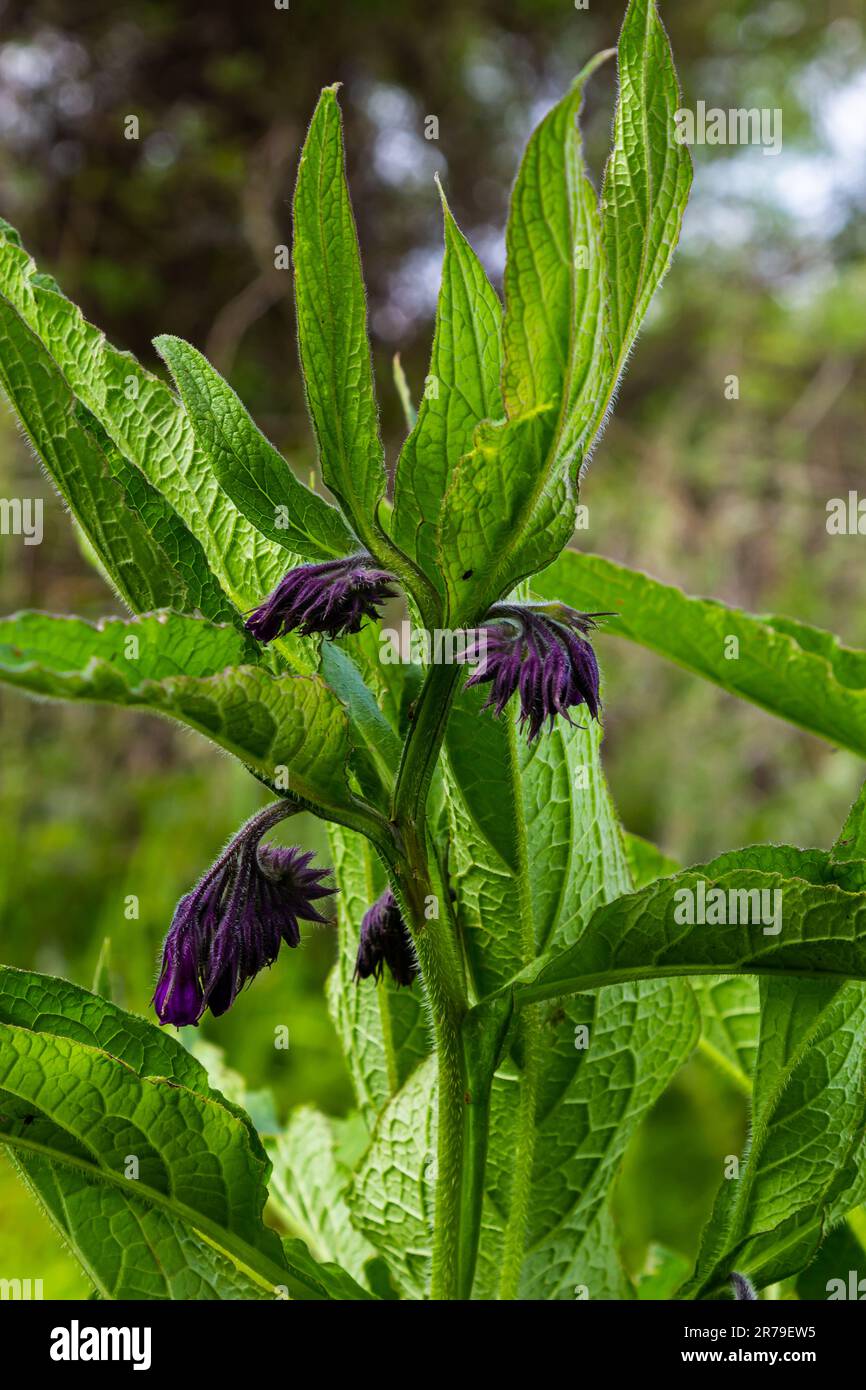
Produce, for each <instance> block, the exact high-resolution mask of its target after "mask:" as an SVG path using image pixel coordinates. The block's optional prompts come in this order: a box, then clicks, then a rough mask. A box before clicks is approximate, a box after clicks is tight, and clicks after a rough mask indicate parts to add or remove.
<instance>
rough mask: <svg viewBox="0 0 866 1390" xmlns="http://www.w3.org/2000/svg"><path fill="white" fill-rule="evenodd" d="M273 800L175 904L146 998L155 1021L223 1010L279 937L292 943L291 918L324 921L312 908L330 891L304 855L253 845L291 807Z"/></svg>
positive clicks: (294, 927)
mask: <svg viewBox="0 0 866 1390" xmlns="http://www.w3.org/2000/svg"><path fill="white" fill-rule="evenodd" d="M293 810H294V808H293V807H292V806H291V805H289V804H287V803H286V802H277V803H276V804H275V805H273V806H268V807H266V809H265V810H264V811H260V812H259V814H258V815H256V816H253V818H252V820H250V821H248V822H247V824H246V825H245V826H244V827H243V829H242V830H241V831H240V832H239V833H238V834H237V835H236V836H235V837H234V839H233V840H232V841H231V843H230V844H229V845H228V847H227V848H226V849H225V850H224V852H223V853H222V854H221V855H220V857H219V859H217V861H216V863H215V864H214V865H213V866H212V867H211V868H210V869H208V871H207V873H206V874H205V876H204V878H203V879H202V880H201V882H200V883H199V884H198V885H197V886H196V887H195V888H194V889H193V890H192V892H191V893H187V894H186V896H185V897H183V898H181V900H180V902H179V903H178V905H177V907H176V908H175V913H174V917H173V919H172V923H171V927H170V928H169V932H168V936H167V937H166V939H165V945H164V947H163V955H162V968H161V970H160V975H159V981H158V982H157V986H156V991H155V993H154V996H153V1003H154V1008H155V1009H156V1013H157V1016H158V1017H159V1021H160V1023H174V1024H175V1025H176V1026H177V1027H179V1028H180V1027H182V1026H183V1025H184V1024H187V1023H198V1021H199V1019H200V1018H201V1016H202V1014H203V1013H204V1011H205V1009H208V1008H209V1009H210V1011H211V1013H212V1014H217V1015H219V1014H224V1013H225V1012H226V1010H227V1009H229V1008H231V1006H232V1004H233V1003H234V1001H235V999H236V998H237V996H238V994H239V992H240V991H241V989H242V988H243V986H244V985H245V984H246V983H247V981H248V980H252V978H253V976H254V975H257V974H258V972H259V971H260V970H262V969H263V968H264V967H265V966H266V965H273V963H274V961H275V960H276V958H277V955H278V954H279V950H280V946H281V945H282V943H283V942H285V943H286V945H287V946H297V945H298V944H299V943H300V940H301V933H300V928H299V926H298V920H299V918H300V919H303V920H304V921H306V922H324V921H326V920H327V919H326V918H325V917H322V916H321V914H320V913H319V912H318V911H317V910H316V908H315V907H314V906H313V903H314V902H315V901H317V900H318V899H319V898H325V897H328V896H329V895H330V894H331V893H333V892H334V891H335V890H334V889H333V888H332V887H330V886H328V885H327V884H325V883H323V880H324V879H325V878H326V877H327V870H324V869H311V868H310V867H309V866H310V861H311V859H312V858H313V855H312V853H311V852H310V853H306V854H305V853H302V852H301V850H299V849H283V848H281V847H278V846H275V845H263V844H261V839H262V836H263V835H265V834H266V833H267V831H269V830H271V829H272V828H273V827H274V826H275V825H276V824H277V823H278V821H281V820H284V819H285V818H286V816H289V815H291V814H292V813H293Z"/></svg>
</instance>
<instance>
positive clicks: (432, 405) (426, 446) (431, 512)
mask: <svg viewBox="0 0 866 1390" xmlns="http://www.w3.org/2000/svg"><path fill="white" fill-rule="evenodd" d="M442 209H443V215H444V219H445V259H444V261H443V264H442V285H441V288H440V291H439V303H438V307H437V310H436V330H435V334H434V337H433V352H432V356H431V358H430V371H429V373H428V376H427V380H426V383H425V391H424V396H423V399H422V401H421V406H420V409H419V411H418V418H417V421H416V423H415V426H414V428H413V429H412V432H411V433H410V435H409V438H408V439H407V440H406V443H405V445H404V446H403V451H402V453H401V455H400V461H399V463H398V465H397V474H396V479H395V485H394V520H393V526H392V531H391V534H392V536H393V538H394V540H395V541H396V543H397V544H398V545H399V546H400V547H401V548H402V550H403V551H405V553H406V554H407V555H409V556H412V557H413V558H414V559H415V560H416V561H417V562H418V564H419V565H420V567H421V569H423V570H424V572H425V574H426V575H427V576H428V578H429V579H430V580H431V581H432V582H433V583H434V584H435V586H436V587H437V588H440V589H441V587H442V575H441V566H440V563H439V558H438V555H437V552H436V528H437V525H438V521H439V513H440V509H441V507H442V500H443V497H444V495H445V492H446V490H447V488H448V485H449V482H450V480H451V477H452V475H453V472H454V469H455V468H456V466H457V464H458V462H459V460H460V459H461V458H462V457H463V455H464V454H465V453H467V452H468V451H469V450H470V449H471V448H472V445H473V435H474V432H475V428H476V426H477V425H478V423H479V422H480V421H481V420H485V419H492V420H495V419H498V418H499V417H500V416H501V415H502V414H503V405H502V396H501V392H500V389H499V376H500V371H501V365H502V350H501V341H500V335H501V323H502V307H501V305H500V303H499V299H498V297H497V295H496V292H495V290H494V289H493V288H492V287H491V285H490V283H489V281H488V279H487V276H486V275H485V273H484V269H483V267H482V265H481V262H480V261H479V260H478V258H477V256H476V255H475V253H474V251H473V250H472V248H471V246H470V245H469V243H468V242H467V241H466V239H465V237H464V236H463V234H462V233H461V232H460V229H459V228H458V226H457V224H456V222H455V221H454V219H453V217H452V216H451V212H450V210H449V208H448V204H447V203H446V201H445V198H444V195H443V197H442Z"/></svg>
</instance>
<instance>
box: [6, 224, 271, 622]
mask: <svg viewBox="0 0 866 1390" xmlns="http://www.w3.org/2000/svg"><path fill="white" fill-rule="evenodd" d="M3 226H4V227H5V233H4V235H3V236H2V237H0V294H2V295H3V296H4V297H5V298H6V299H7V300H8V301H9V303H10V304H11V305H12V306H13V307H14V309H15V310H16V312H17V313H18V314H19V315H20V317H21V318H22V320H23V321H24V322H25V323H26V324H27V325H28V327H29V328H30V329H31V330H32V332H33V333H34V334H35V335H36V337H37V338H38V339H39V340H40V342H41V343H42V344H43V346H44V348H45V350H46V351H47V352H48V353H50V355H51V357H52V358H53V360H54V362H55V364H56V366H57V369H58V371H59V372H60V373H61V375H62V377H63V379H64V381H65V382H66V385H67V387H68V389H69V390H70V391H71V392H72V393H73V394H74V395H75V396H76V397H77V399H78V400H79V401H81V403H82V404H83V405H84V406H85V407H86V408H87V409H88V410H89V411H90V412H91V414H92V415H93V416H95V417H96V419H97V420H98V422H99V424H100V425H101V426H102V428H103V429H104V430H105V432H106V433H107V434H108V435H109V436H110V438H111V439H112V440H113V442H114V444H115V446H116V448H117V449H118V450H119V451H120V453H121V454H122V455H123V456H124V458H126V459H127V460H128V461H129V462H130V463H131V464H133V465H135V467H136V468H138V469H140V470H141V472H142V473H143V474H144V475H145V477H146V478H147V480H148V481H149V482H150V484H151V485H152V487H154V488H156V489H157V490H158V491H159V492H160V493H162V494H163V496H164V497H165V498H166V499H167V501H168V502H169V504H170V505H171V507H172V508H173V509H174V511H175V512H176V513H177V515H178V516H179V517H180V519H181V520H182V521H183V522H184V524H185V525H186V526H187V527H188V529H189V530H190V531H191V532H192V534H193V536H195V537H196V539H197V540H198V541H199V543H200V545H201V547H202V549H203V550H204V552H205V555H206V557H207V562H208V565H209V566H210V569H211V571H212V572H213V574H214V575H215V576H216V578H217V579H218V581H219V583H220V585H221V586H222V588H223V590H224V591H225V593H226V594H227V595H228V597H229V598H230V599H231V601H232V603H233V605H234V607H235V608H237V609H238V611H239V612H241V613H243V612H246V611H247V610H249V609H250V608H252V607H253V606H254V605H255V604H256V603H258V602H260V601H261V599H262V598H263V597H264V595H265V594H268V593H269V592H270V591H271V589H273V588H274V586H275V585H276V583H277V582H278V580H280V579H281V578H282V577H283V575H284V574H285V571H286V568H287V562H286V552H285V550H284V549H283V548H282V546H279V545H275V544H274V543H273V542H272V541H270V540H268V539H267V538H266V537H265V536H263V535H261V533H260V532H259V531H257V530H256V528H255V527H254V526H252V524H251V523H250V522H249V521H247V520H246V518H245V517H243V516H241V514H240V513H239V512H238V510H237V508H236V507H235V506H234V503H233V502H232V501H231V500H230V498H229V497H228V496H227V495H226V493H225V492H223V490H222V488H221V487H220V486H219V484H218V483H217V480H216V478H215V477H214V474H213V471H212V470H211V468H210V466H209V464H208V462H207V460H206V458H205V457H204V455H203V453H202V452H201V450H200V449H199V448H198V447H197V445H196V441H195V437H194V434H193V430H192V426H191V424H190V422H189V419H188V418H187V415H186V412H185V411H184V409H183V406H182V405H181V403H180V401H179V400H178V399H177V397H176V396H175V395H174V394H173V392H172V391H170V390H169V388H168V387H167V386H166V385H165V384H164V383H163V382H162V381H160V380H159V378H158V377H155V376H153V375H152V374H151V373H150V372H146V371H145V370H144V369H143V368H142V367H141V366H140V365H139V363H138V362H136V360H135V358H134V357H132V356H131V354H129V353H124V352H118V350H117V349H116V348H114V347H112V346H111V345H110V344H109V343H107V342H106V340H105V338H104V336H103V335H102V334H101V333H100V332H99V330H98V329H96V328H94V327H93V326H92V324H89V323H87V321H86V320H85V319H84V317H83V316H82V314H81V311H80V310H79V309H78V308H77V307H76V306H75V305H74V304H73V303H72V302H71V301H70V300H68V299H66V298H65V296H64V295H63V294H61V293H60V291H59V289H58V288H57V287H56V285H54V283H53V281H49V279H48V277H46V276H41V275H39V273H38V272H37V270H36V267H35V265H34V263H33V261H32V260H31V259H30V257H29V256H28V254H27V252H26V251H25V250H24V249H23V248H22V247H21V245H20V242H19V240H18V237H17V233H15V232H14V231H13V230H12V229H11V228H9V227H8V224H3Z"/></svg>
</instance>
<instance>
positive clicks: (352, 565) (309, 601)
mask: <svg viewBox="0 0 866 1390" xmlns="http://www.w3.org/2000/svg"><path fill="white" fill-rule="evenodd" d="M394 582H395V581H394V576H393V574H388V572H387V570H382V569H379V568H378V567H377V565H376V563H375V561H374V560H373V558H372V556H370V555H349V556H347V558H346V559H344V560H327V561H325V562H324V563H323V564H319V565H298V567H297V569H293V570H289V573H288V574H287V575H286V577H285V579H281V580H280V582H279V584H278V585H277V587H276V588H275V589H274V591H273V593H272V594H269V596H268V597H267V598H266V599H265V601H264V603H262V604H260V605H259V607H258V608H256V609H254V610H253V612H252V613H251V614H250V616H249V617H248V618H247V621H246V627H247V630H248V631H249V632H251V633H252V634H253V636H254V637H256V638H258V640H259V641H260V642H272V641H273V640H274V638H275V637H280V636H282V634H283V633H285V632H300V633H301V634H302V635H303V636H304V637H310V636H312V635H313V634H314V633H319V632H321V633H324V635H325V636H326V637H342V636H344V635H345V634H346V633H349V632H359V631H360V629H361V624H362V623H363V621H364V618H378V617H379V605H380V604H382V603H384V602H385V600H386V599H389V598H394V597H396V595H395V591H394V590H393V589H392V588H391V587H390V586H391V584H393V583H394Z"/></svg>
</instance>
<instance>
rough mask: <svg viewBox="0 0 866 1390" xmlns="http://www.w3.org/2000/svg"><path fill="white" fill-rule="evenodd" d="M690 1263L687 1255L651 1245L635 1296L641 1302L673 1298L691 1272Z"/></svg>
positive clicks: (638, 1280)
mask: <svg viewBox="0 0 866 1390" xmlns="http://www.w3.org/2000/svg"><path fill="white" fill-rule="evenodd" d="M691 1265H692V1262H691V1260H690V1259H689V1257H688V1256H687V1255H681V1254H680V1253H679V1251H677V1250H669V1249H667V1247H666V1246H664V1245H651V1246H650V1248H649V1250H648V1251H647V1258H646V1264H645V1266H644V1268H643V1270H642V1271H641V1273H640V1274H639V1275H638V1279H637V1296H638V1298H639V1299H641V1301H644V1300H647V1299H648V1300H654V1299H661V1300H664V1301H665V1302H666V1301H667V1300H668V1299H671V1298H673V1296H674V1294H675V1293H676V1291H677V1289H678V1288H679V1286H680V1285H681V1284H682V1283H683V1281H684V1280H685V1279H686V1278H687V1277H688V1275H689V1273H690V1272H691Z"/></svg>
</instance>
